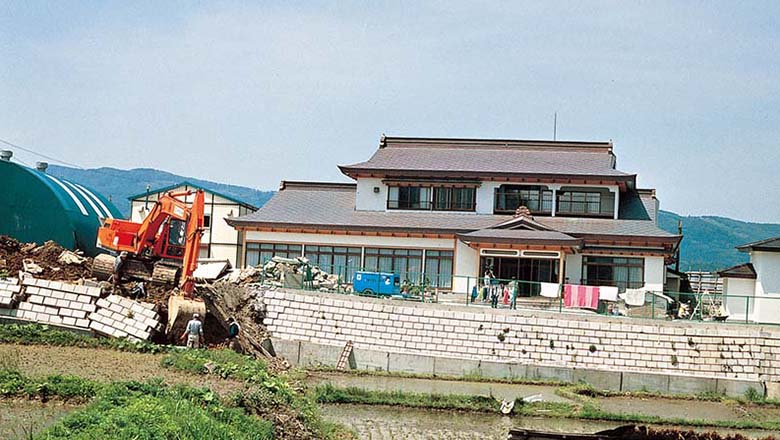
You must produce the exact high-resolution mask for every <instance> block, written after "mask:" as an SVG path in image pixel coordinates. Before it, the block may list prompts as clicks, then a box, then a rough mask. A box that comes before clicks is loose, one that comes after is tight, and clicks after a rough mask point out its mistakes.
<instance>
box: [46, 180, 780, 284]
mask: <svg viewBox="0 0 780 440" xmlns="http://www.w3.org/2000/svg"><path fill="white" fill-rule="evenodd" d="M48 172H49V173H50V174H52V175H54V176H56V177H63V178H66V179H69V180H72V181H74V182H78V183H80V184H82V185H85V186H88V187H90V188H92V189H94V190H96V191H99V192H100V193H101V194H103V195H104V196H106V197H110V198H111V200H112V201H113V202H114V205H116V207H117V208H118V209H119V210H120V211H122V213H123V214H124V215H125V216H127V215H128V214H129V211H130V202H129V201H128V197H130V196H132V195H135V194H139V193H142V192H144V191H146V189H147V186H148V187H149V188H150V189H152V190H154V189H156V188H162V187H166V186H170V185H174V184H177V183H180V182H182V181H188V182H191V183H193V184H196V185H199V186H202V187H203V188H206V189H210V190H212V191H216V192H219V193H223V194H226V195H229V196H231V197H233V198H236V199H239V200H243V201H245V202H247V203H249V204H250V205H254V206H257V207H260V206H263V204H264V203H265V202H267V201H268V199H270V198H271V197H272V196H273V194H274V191H261V190H258V189H254V188H247V187H245V186H238V185H229V184H224V183H218V182H211V181H208V180H203V179H197V178H194V177H184V176H180V175H177V174H173V173H169V172H166V171H160V170H155V169H151V168H136V169H131V170H120V169H116V168H95V169H77V168H69V167H63V166H57V165H51V166H49V169H48ZM678 221H682V225H683V235H684V238H683V241H682V248H681V258H680V261H681V263H680V269H681V270H683V271H690V270H705V271H707V270H717V269H724V268H727V267H730V266H734V265H736V264H740V263H743V262H746V261H747V260H748V256H747V254H744V253H741V252H739V251H737V250H736V249H735V247H736V246H738V245H741V244H744V243H749V242H751V241H756V240H761V239H764V238H769V237H775V236H780V224H773V223H750V222H744V221H740V220H735V219H731V218H727V217H717V216H680V215H679V214H675V213H673V212H669V211H660V213H659V218H658V223H659V226H660V227H661V228H662V229H664V230H666V231H669V232H672V233H677V224H678Z"/></svg>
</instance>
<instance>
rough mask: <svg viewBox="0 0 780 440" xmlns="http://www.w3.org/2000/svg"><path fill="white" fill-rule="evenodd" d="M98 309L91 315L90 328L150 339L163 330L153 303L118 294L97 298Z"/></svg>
mask: <svg viewBox="0 0 780 440" xmlns="http://www.w3.org/2000/svg"><path fill="white" fill-rule="evenodd" d="M97 306H98V309H97V310H96V311H95V312H93V313H91V314H90V315H89V319H90V321H92V322H90V324H89V328H91V329H92V330H94V331H95V332H97V333H100V334H102V335H105V336H112V337H115V338H127V339H130V340H148V339H149V338H150V337H151V335H152V333H153V332H155V331H161V330H162V324H161V323H160V315H158V314H157V312H156V311H155V310H154V308H155V306H154V304H151V303H144V302H139V301H133V300H131V299H128V298H123V297H121V296H118V295H109V296H108V297H107V298H102V299H98V300H97Z"/></svg>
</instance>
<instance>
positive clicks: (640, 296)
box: [624, 289, 645, 307]
mask: <svg viewBox="0 0 780 440" xmlns="http://www.w3.org/2000/svg"><path fill="white" fill-rule="evenodd" d="M624 296H625V301H626V304H627V305H629V306H634V307H639V306H643V305H645V291H644V289H626V293H625V294H624Z"/></svg>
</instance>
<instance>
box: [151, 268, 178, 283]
mask: <svg viewBox="0 0 780 440" xmlns="http://www.w3.org/2000/svg"><path fill="white" fill-rule="evenodd" d="M179 271H180V268H179V267H177V266H170V265H167V264H162V263H157V264H155V265H154V270H153V271H152V282H153V283H154V284H170V285H173V284H176V282H177V281H178V279H179Z"/></svg>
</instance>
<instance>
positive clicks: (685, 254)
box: [658, 211, 780, 271]
mask: <svg viewBox="0 0 780 440" xmlns="http://www.w3.org/2000/svg"><path fill="white" fill-rule="evenodd" d="M678 220H682V224H683V241H682V248H681V249H682V250H681V252H682V255H681V256H680V261H681V264H680V269H681V270H683V271H690V270H717V269H725V268H727V267H731V266H734V265H737V264H740V263H744V262H746V261H748V260H749V257H748V255H747V254H745V253H742V252H739V251H737V250H736V249H734V248H735V247H736V246H738V245H741V244H745V243H750V242H752V241H756V240H761V239H764V238H770V237H777V236H780V224H774V223H749V222H743V221H740V220H734V219H730V218H726V217H714V216H688V217H682V216H680V215H677V214H675V213H673V212H668V211H661V212H660V215H659V216H658V223H659V226H660V227H661V228H662V229H664V230H666V231H669V232H673V233H675V234H676V233H677V221H678Z"/></svg>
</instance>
